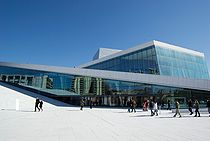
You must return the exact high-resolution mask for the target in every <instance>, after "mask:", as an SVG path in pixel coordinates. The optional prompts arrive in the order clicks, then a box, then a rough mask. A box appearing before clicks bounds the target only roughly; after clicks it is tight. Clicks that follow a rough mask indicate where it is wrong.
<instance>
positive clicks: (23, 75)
mask: <svg viewBox="0 0 210 141" xmlns="http://www.w3.org/2000/svg"><path fill="white" fill-rule="evenodd" d="M0 80H1V81H3V82H8V83H12V84H15V85H17V86H21V87H25V88H31V89H34V90H38V91H40V92H46V93H48V94H50V95H52V96H57V97H60V98H61V99H62V100H63V101H65V102H67V103H71V104H79V99H80V98H81V97H83V98H85V99H86V100H85V102H86V105H88V103H89V101H90V99H91V100H92V101H93V102H94V104H95V105H100V106H127V100H128V99H130V97H133V98H135V99H136V101H137V104H138V106H139V107H142V105H143V101H144V100H145V99H150V98H151V97H155V98H156V99H157V101H158V102H159V103H161V105H162V107H163V108H164V106H166V103H167V100H169V99H170V101H171V102H172V103H173V102H174V101H175V100H179V101H180V103H181V106H182V107H186V106H187V104H186V102H187V100H188V99H189V98H192V99H195V98H196V99H198V100H199V101H200V103H201V106H205V104H206V103H205V102H206V99H207V98H208V97H210V95H209V92H208V91H199V90H193V89H185V88H176V87H166V86H160V85H152V84H145V83H136V82H126V81H119V80H110V79H103V78H95V77H88V76H78V75H69V74H63V73H56V72H46V71H37V70H29V69H21V68H14V67H1V66H0Z"/></svg>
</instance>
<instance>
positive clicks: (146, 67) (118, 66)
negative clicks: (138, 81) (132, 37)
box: [86, 46, 159, 74]
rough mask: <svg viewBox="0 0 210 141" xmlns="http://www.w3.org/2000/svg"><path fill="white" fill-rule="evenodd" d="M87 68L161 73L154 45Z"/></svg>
mask: <svg viewBox="0 0 210 141" xmlns="http://www.w3.org/2000/svg"><path fill="white" fill-rule="evenodd" d="M86 68H90V69H100V70H112V71H122V72H134V73H145V74H159V70H158V65H157V57H156V52H155V48H154V46H150V47H147V48H145V49H142V50H138V51H135V52H132V53H129V54H126V55H122V56H119V57H116V58H113V59H110V60H107V61H104V62H100V63H98V64H94V65H92V66H88V67H86Z"/></svg>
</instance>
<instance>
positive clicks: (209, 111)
mask: <svg viewBox="0 0 210 141" xmlns="http://www.w3.org/2000/svg"><path fill="white" fill-rule="evenodd" d="M206 107H207V108H208V113H209V117H210V98H209V99H208V100H207V105H206Z"/></svg>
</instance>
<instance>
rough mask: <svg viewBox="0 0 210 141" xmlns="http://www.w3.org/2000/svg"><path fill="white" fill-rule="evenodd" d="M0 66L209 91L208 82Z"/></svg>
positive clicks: (36, 67)
mask: <svg viewBox="0 0 210 141" xmlns="http://www.w3.org/2000/svg"><path fill="white" fill-rule="evenodd" d="M0 66H5V67H14V68H23V69H30V70H38V71H46V72H57V73H63V74H71V75H81V76H89V77H99V78H104V79H113V80H121V81H129V82H139V83H147V84H155V85H162V86H172V87H180V88H189V89H197V90H206V91H210V80H207V79H187V78H178V77H169V76H160V75H151V74H139V73H129V72H117V71H105V70H93V69H80V68H66V67H55V66H44V65H29V64H15V63H7V62H0Z"/></svg>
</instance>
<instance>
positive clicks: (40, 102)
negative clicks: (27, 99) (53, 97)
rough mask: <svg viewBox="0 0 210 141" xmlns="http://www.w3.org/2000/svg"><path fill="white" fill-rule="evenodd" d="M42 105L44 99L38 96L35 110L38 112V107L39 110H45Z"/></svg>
mask: <svg viewBox="0 0 210 141" xmlns="http://www.w3.org/2000/svg"><path fill="white" fill-rule="evenodd" d="M42 106H43V101H42V100H40V99H39V98H38V97H37V98H36V101H35V110H34V112H36V111H37V109H38V112H39V111H43V109H42Z"/></svg>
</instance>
